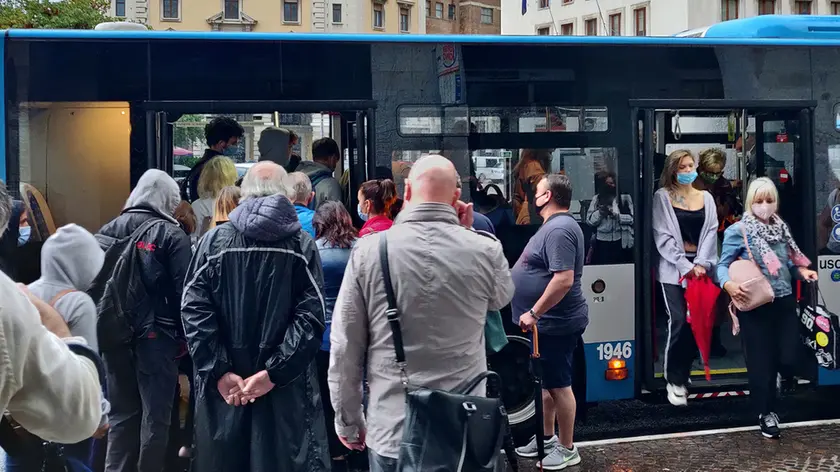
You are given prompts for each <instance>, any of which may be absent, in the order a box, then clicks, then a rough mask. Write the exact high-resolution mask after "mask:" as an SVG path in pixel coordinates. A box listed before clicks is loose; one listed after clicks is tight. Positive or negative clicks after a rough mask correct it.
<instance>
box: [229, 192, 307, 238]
mask: <svg viewBox="0 0 840 472" xmlns="http://www.w3.org/2000/svg"><path fill="white" fill-rule="evenodd" d="M230 222H231V224H233V226H234V227H235V228H236V229H237V230H238V231H239V232H240V233H242V234H244V235H245V236H247V237H249V238H253V239H256V240H258V241H278V240H280V239H285V238H288V237H290V236H292V235H294V234H296V233H297V232H298V231H300V221H298V216H297V212H296V211H295V207H294V205H292V202H290V201H289V199H288V198H286V197H285V196H283V195H272V196H270V197H261V198H251V199H248V200H245V201H244V202H242V203H240V204H239V206H238V207H236V209H235V210H233V211H232V212H231V214H230Z"/></svg>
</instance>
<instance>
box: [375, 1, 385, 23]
mask: <svg viewBox="0 0 840 472" xmlns="http://www.w3.org/2000/svg"><path fill="white" fill-rule="evenodd" d="M373 27H374V28H376V29H382V28H385V10H383V8H382V4H381V3H374V4H373Z"/></svg>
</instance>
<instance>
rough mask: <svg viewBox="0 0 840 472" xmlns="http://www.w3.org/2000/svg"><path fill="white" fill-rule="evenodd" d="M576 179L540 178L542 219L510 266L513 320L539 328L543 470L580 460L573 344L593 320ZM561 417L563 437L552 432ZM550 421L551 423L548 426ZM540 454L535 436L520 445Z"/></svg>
mask: <svg viewBox="0 0 840 472" xmlns="http://www.w3.org/2000/svg"><path fill="white" fill-rule="evenodd" d="M571 201H572V184H571V182H570V181H569V178H568V177H566V176H565V175H559V174H549V175H546V176H545V177H544V178H543V179H542V180H541V181H540V182H539V183H538V184H537V189H536V192H535V198H534V204H535V205H536V207H537V210H538V211H539V214H540V216H541V217H542V219H543V221H544V223H543V225H542V227H541V228H540V229H539V230H538V231H537V233H536V234H535V235H534V236H533V237H532V238H531V240H530V241H528V245H527V246H525V250H524V251H523V252H522V255H521V256H520V257H519V260H518V261H516V264H515V265H514V266H513V270H512V271H511V276H512V277H513V284H514V286H515V287H516V291H515V292H514V295H513V301H511V309H512V312H513V317H514V320H513V321H514V323H516V324H518V325H519V326H520V327H521V328H522V329H523V330H526V331H531V330H532V328H533V326H534V325H537V326H538V327H539V332H540V347H541V348H540V362H541V363H542V371H543V393H548V395H543V412H544V415H545V421H544V424H545V425H547V426H546V429H545V431H544V435H545V436H544V440H545V444H546V453H547V455H546V457H545V458H544V459H543V461H542V466H543V468H544V469H545V470H560V469H564V468H566V467H569V466H572V465H575V464H578V463H580V454H578V450H577V448H576V447H575V445H574V443H573V437H574V425H575V410H576V407H577V405H576V403H575V396H574V394H573V393H572V372H573V367H572V366H573V360H574V359H573V358H574V352H575V348H576V347H577V344H578V342H579V340H580V338H581V335H582V334H583V331H584V330H585V329H586V326H587V325H588V324H589V309H588V307H587V305H586V299H585V298H584V296H583V290H582V289H581V284H580V278H581V276H582V275H583V261H584V257H585V256H586V254H585V252H584V245H583V232H582V231H581V229H580V226H579V225H578V223H577V221H575V219H574V217H572V216H571V215H570V214H569V206H570V205H571ZM555 418H556V420H557V424H558V426H559V431H560V437H559V438H558V437H557V436H555V435H554V420H555ZM548 425H550V426H548ZM516 452H517V453H519V454H520V455H521V456H524V457H536V456H537V441H536V437H534V438H532V439H531V441H530V442H529V443H528V444H527V445H525V446H523V447H520V448H518V449H517V450H516Z"/></svg>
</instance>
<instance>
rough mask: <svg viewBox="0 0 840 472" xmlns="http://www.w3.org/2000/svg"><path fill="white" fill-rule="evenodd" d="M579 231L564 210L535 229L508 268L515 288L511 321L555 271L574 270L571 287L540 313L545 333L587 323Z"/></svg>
mask: <svg viewBox="0 0 840 472" xmlns="http://www.w3.org/2000/svg"><path fill="white" fill-rule="evenodd" d="M585 256H586V254H585V253H584V246H583V231H581V229H580V225H578V223H577V221H575V219H574V218H573V217H572V216H571V215H569V214H568V213H558V214H556V215H554V216H552V217H550V218H549V219H548V221H546V222H545V223H544V224H543V225H542V227H541V228H540V229H539V230H538V231H537V234H535V235H534V236H533V237H532V238H531V240H530V241H528V245H527V246H525V250H524V251H522V255H521V256H520V257H519V260H518V261H516V264H514V266H513V270H511V276H512V277H513V285H514V286H515V288H516V291H515V292H514V294H513V301H511V309H512V315H513V322H514V323H515V324H516V325H519V317H520V316H522V314H523V313H526V312H527V311H528V310H530V309H531V308H533V307H534V304H536V303H537V300H539V299H540V297H542V295H543V293H544V292H545V289H546V287H548V283H549V282H550V281H551V278H552V277H553V276H554V274H555V273H557V272H564V271H567V270H573V271H575V280H574V283H573V284H572V288H570V289H569V292H568V293H566V296H565V297H563V299H562V300H560V302H559V303H558V304H557V305H555V306H554V307H552V308H551V309H549V310H548V311H547V312H546V313H544V314H543V315H542V316H541V317H540V322H539V329H540V332H542V333H545V334H556V335H564V334H574V333H578V332H581V331H583V330H584V329H586V326H587V325H588V324H589V308H588V307H587V305H586V298H584V296H583V290H582V289H581V285H580V278H581V276H582V275H583V261H584V257H585Z"/></svg>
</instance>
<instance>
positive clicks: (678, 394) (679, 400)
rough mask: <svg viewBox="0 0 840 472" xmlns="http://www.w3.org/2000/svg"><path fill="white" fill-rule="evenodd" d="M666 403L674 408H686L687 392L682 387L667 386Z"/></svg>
mask: <svg viewBox="0 0 840 472" xmlns="http://www.w3.org/2000/svg"><path fill="white" fill-rule="evenodd" d="M666 389H667V391H668V401H669V402H671V405H674V406H686V405H687V404H688V390H686V389H685V387H683V386H682V385H674V384H668V387H667V388H666Z"/></svg>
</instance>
